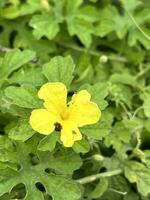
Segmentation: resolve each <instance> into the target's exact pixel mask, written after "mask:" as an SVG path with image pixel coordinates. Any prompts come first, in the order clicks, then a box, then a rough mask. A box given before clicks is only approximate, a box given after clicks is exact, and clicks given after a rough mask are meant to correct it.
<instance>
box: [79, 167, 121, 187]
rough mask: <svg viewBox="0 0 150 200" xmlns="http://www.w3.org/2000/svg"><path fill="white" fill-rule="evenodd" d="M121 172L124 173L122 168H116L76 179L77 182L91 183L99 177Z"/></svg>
mask: <svg viewBox="0 0 150 200" xmlns="http://www.w3.org/2000/svg"><path fill="white" fill-rule="evenodd" d="M121 173H122V169H116V170H113V171H109V172H103V173H99V174H95V175H91V176H87V177H84V178H80V179H78V180H76V182H77V183H80V184H86V183H91V182H93V181H95V180H97V179H99V178H105V177H111V176H115V175H118V174H121Z"/></svg>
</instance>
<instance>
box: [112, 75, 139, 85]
mask: <svg viewBox="0 0 150 200" xmlns="http://www.w3.org/2000/svg"><path fill="white" fill-rule="evenodd" d="M109 80H110V81H111V82H113V83H122V84H126V85H130V86H133V87H135V86H136V85H137V82H136V79H135V77H134V76H132V75H130V74H127V73H124V74H113V75H112V76H110V79H109Z"/></svg>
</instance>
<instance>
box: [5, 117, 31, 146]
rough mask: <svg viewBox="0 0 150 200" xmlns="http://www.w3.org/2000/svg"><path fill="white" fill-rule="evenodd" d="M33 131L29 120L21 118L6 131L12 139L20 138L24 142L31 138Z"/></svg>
mask: <svg viewBox="0 0 150 200" xmlns="http://www.w3.org/2000/svg"><path fill="white" fill-rule="evenodd" d="M34 133H35V131H34V130H33V129H32V128H31V127H30V125H29V120H27V119H22V120H20V121H18V123H17V125H16V126H15V127H13V128H12V129H11V130H10V131H9V132H8V136H9V138H11V139H13V140H21V141H23V142H24V141H26V140H28V139H29V138H31V137H32V135H33V134H34Z"/></svg>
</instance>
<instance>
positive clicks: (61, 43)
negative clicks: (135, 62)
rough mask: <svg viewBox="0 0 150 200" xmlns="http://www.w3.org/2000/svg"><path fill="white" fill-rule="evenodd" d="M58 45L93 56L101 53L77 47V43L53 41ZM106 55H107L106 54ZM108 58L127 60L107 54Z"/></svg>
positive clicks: (120, 60) (119, 60)
mask: <svg viewBox="0 0 150 200" xmlns="http://www.w3.org/2000/svg"><path fill="white" fill-rule="evenodd" d="M55 42H56V43H57V44H58V45H60V46H63V47H65V48H70V49H73V50H75V51H79V52H85V53H89V54H91V55H93V56H98V57H99V56H101V53H100V52H98V51H94V50H89V49H85V48H83V47H79V46H77V45H73V44H69V43H64V42H60V41H55ZM106 56H107V55H106ZM107 57H108V59H109V60H112V61H118V62H123V63H125V62H127V59H126V58H125V57H120V56H118V57H113V56H107Z"/></svg>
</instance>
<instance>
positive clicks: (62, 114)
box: [60, 110, 69, 120]
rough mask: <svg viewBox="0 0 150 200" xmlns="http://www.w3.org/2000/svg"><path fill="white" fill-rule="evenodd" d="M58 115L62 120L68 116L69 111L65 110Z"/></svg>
mask: <svg viewBox="0 0 150 200" xmlns="http://www.w3.org/2000/svg"><path fill="white" fill-rule="evenodd" d="M60 116H61V119H62V120H67V119H68V118H69V112H68V111H67V110H65V111H63V112H62V113H60Z"/></svg>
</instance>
